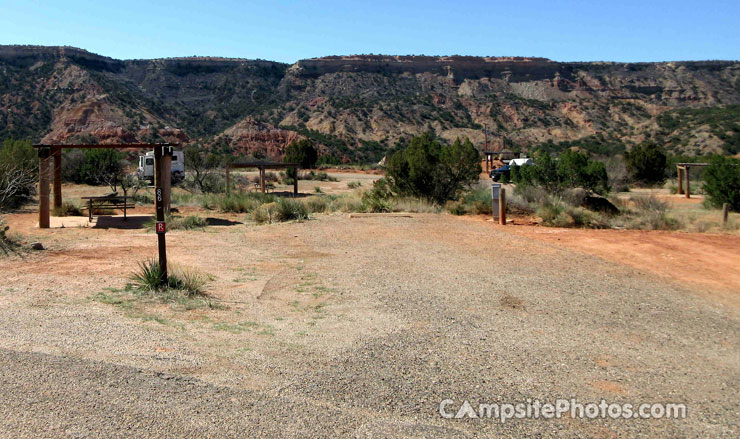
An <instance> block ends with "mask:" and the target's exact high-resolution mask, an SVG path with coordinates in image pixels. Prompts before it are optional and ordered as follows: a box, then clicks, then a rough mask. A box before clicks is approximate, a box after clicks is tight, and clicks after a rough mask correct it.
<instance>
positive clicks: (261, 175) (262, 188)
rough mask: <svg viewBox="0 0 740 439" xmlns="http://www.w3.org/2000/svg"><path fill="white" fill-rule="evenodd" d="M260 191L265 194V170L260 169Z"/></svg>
mask: <svg viewBox="0 0 740 439" xmlns="http://www.w3.org/2000/svg"><path fill="white" fill-rule="evenodd" d="M260 189H261V190H262V193H263V194H264V193H265V168H260Z"/></svg>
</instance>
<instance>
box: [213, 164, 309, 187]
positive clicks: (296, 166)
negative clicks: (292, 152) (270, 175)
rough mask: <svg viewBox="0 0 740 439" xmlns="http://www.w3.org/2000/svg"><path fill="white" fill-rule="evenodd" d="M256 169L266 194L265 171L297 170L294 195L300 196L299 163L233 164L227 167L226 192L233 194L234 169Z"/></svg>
mask: <svg viewBox="0 0 740 439" xmlns="http://www.w3.org/2000/svg"><path fill="white" fill-rule="evenodd" d="M245 168H256V169H258V170H259V172H260V190H261V192H262V193H265V189H266V186H265V169H295V171H296V178H295V179H294V180H293V195H298V169H300V164H299V163H282V162H247V163H231V164H229V165H226V192H227V193H230V192H231V173H230V171H231V170H232V169H245Z"/></svg>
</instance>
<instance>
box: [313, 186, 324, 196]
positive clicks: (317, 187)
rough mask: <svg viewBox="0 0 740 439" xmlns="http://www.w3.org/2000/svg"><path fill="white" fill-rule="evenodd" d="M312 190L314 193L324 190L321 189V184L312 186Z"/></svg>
mask: <svg viewBox="0 0 740 439" xmlns="http://www.w3.org/2000/svg"><path fill="white" fill-rule="evenodd" d="M313 191H314V193H317V194H323V193H324V191H322V190H321V186H314V188H313Z"/></svg>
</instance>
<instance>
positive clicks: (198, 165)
mask: <svg viewBox="0 0 740 439" xmlns="http://www.w3.org/2000/svg"><path fill="white" fill-rule="evenodd" d="M184 155H185V167H186V168H187V171H188V176H187V178H186V179H185V181H184V182H183V185H184V186H185V187H187V188H190V189H193V190H196V191H200V192H221V191H223V188H222V187H221V186H222V184H221V183H223V185H224V187H225V180H224V181H221V180H222V179H220V178H217V177H216V175H218V174H217V173H219V172H220V170H221V169H222V168H223V166H224V165H225V161H224V160H223V158H222V157H221V156H219V155H217V154H214V153H212V152H210V151H207V150H205V148H204V147H203V146H202V145H191V146H188V147H187V148H185V151H184Z"/></svg>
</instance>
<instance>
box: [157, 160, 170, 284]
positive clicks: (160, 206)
mask: <svg viewBox="0 0 740 439" xmlns="http://www.w3.org/2000/svg"><path fill="white" fill-rule="evenodd" d="M164 156H165V154H164V147H162V146H158V147H156V148H154V206H155V210H156V215H157V222H164V221H165V215H164V206H165V204H164V188H163V181H164V180H165V179H166V178H167V177H168V176H167V175H166V174H165V173H164V168H165V166H164ZM157 247H158V249H159V272H160V273H161V275H162V276H161V281H162V282H163V283H165V284H166V283H167V282H168V276H167V242H166V240H165V234H164V233H157Z"/></svg>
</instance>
